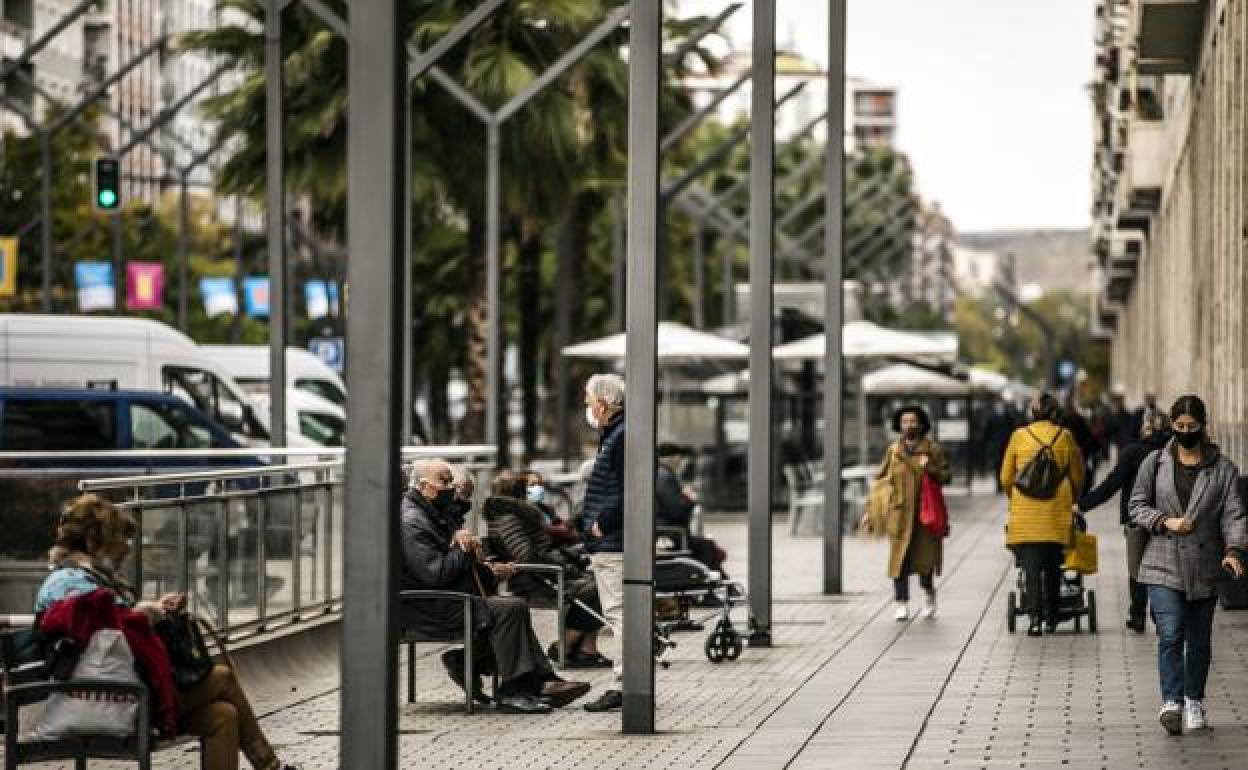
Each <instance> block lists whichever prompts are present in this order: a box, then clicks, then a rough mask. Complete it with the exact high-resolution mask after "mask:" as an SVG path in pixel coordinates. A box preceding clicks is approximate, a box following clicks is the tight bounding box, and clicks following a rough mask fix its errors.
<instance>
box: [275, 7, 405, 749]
mask: <svg viewBox="0 0 1248 770" xmlns="http://www.w3.org/2000/svg"><path fill="white" fill-rule="evenodd" d="M270 1H271V2H272V0H270ZM407 5H408V4H407V3H405V2H403V0H374V1H373V2H370V3H366V4H361V5H359V6H357V7H356V8H355V9H354V12H353V13H352V14H351V23H350V27H349V32H348V88H347V91H348V94H349V96H348V99H349V101H348V119H349V122H350V126H351V130H350V132H349V133H348V139H347V141H348V144H347V161H348V177H347V181H348V188H347V189H348V205H347V228H348V229H347V232H348V236H349V244H350V252H351V254H352V256H353V258H352V259H350V260H348V261H347V278H348V282H349V284H350V286H351V295H352V307H356V308H364V309H365V312H356V313H349V314H348V316H347V349H348V351H349V352H350V355H349V356H348V358H347V381H348V382H350V383H351V387H350V390H349V391H348V394H347V409H348V411H349V412H350V414H351V424H352V426H353V427H352V429H351V431H350V432H349V433H348V434H347V450H346V481H345V488H344V494H345V499H347V500H350V501H351V503H350V505H351V511H352V515H351V516H348V517H347V518H346V519H345V521H344V522H343V526H344V535H345V537H344V541H345V551H344V561H343V565H344V569H343V579H344V581H345V586H344V595H343V605H344V606H343V629H342V704H341V720H342V721H341V727H342V742H341V744H340V749H339V752H340V753H339V761H338V765H339V766H340V767H353V768H354V767H358V768H365V767H367V768H377V770H393V768H395V767H397V765H398V713H397V700H398V686H397V677H398V654H397V644H398V638H397V627H396V622H395V621H396V617H395V616H396V608H395V604H394V597H395V595H396V593H397V591H398V580H397V567H398V563H399V552H398V532H397V530H398V517H397V516H395V515H394V506H395V504H396V502H395V501H397V500H398V499H399V497H400V495H401V493H402V490H403V487H404V484H403V478H402V476H403V474H402V465H401V457H400V454H401V438H402V437H401V436H400V433H399V431H400V418H399V412H400V409H401V408H402V404H400V400H401V398H402V388H403V383H402V377H401V376H400V370H401V368H402V367H403V366H405V365H406V364H407V359H408V351H406V350H403V348H402V344H403V328H402V327H403V324H404V321H405V319H404V318H403V309H404V307H405V299H404V295H405V294H406V293H407V291H408V290H409V287H408V286H407V285H405V284H404V283H403V280H402V276H403V264H404V262H405V261H406V259H407V255H406V254H405V253H404V247H405V243H406V236H405V234H404V230H403V227H404V223H405V221H406V219H405V216H404V208H405V205H404V204H405V202H406V201H407V198H406V190H405V188H406V186H407V184H408V174H407V167H406V165H405V164H404V161H403V159H404V157H405V153H406V148H405V147H404V146H403V142H404V140H405V138H406V126H405V123H406V122H407V119H408V115H407V113H406V111H405V109H404V106H405V103H406V100H405V90H406V88H407V74H406V73H407V66H406V65H407V59H406V55H405V54H406V49H405V47H404V41H405V39H406V37H407V34H408V24H407V18H406V7H407Z"/></svg>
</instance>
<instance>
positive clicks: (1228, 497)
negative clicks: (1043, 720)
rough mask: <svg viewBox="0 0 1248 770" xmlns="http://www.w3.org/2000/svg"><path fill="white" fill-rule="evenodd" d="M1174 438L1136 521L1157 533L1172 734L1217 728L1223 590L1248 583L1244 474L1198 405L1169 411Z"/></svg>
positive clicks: (1137, 491)
mask: <svg viewBox="0 0 1248 770" xmlns="http://www.w3.org/2000/svg"><path fill="white" fill-rule="evenodd" d="M1170 423H1171V427H1172V429H1173V431H1174V439H1173V440H1172V441H1171V442H1170V443H1169V444H1168V445H1167V446H1166V447H1165V448H1164V449H1160V450H1157V451H1155V452H1153V453H1152V454H1150V455H1149V456H1148V459H1146V460H1145V461H1144V464H1143V465H1141V466H1140V472H1139V474H1138V475H1137V476H1136V479H1135V487H1134V491H1133V492H1132V494H1131V517H1132V519H1133V520H1134V521H1135V524H1136V526H1138V527H1141V528H1143V529H1145V530H1147V531H1148V532H1149V533H1151V534H1152V537H1151V538H1150V539H1149V541H1148V546H1147V548H1145V550H1144V557H1143V560H1142V561H1141V562H1140V572H1139V581H1140V582H1141V583H1143V584H1144V585H1146V586H1148V600H1149V602H1150V603H1151V604H1152V606H1153V622H1155V623H1156V624H1157V637H1158V639H1157V668H1158V673H1159V675H1160V679H1161V700H1162V706H1161V712H1160V714H1159V715H1158V718H1159V719H1160V721H1161V724H1162V726H1163V727H1165V728H1166V731H1167V732H1169V733H1170V734H1171V735H1179V734H1181V733H1182V732H1183V731H1184V730H1201V729H1204V728H1206V727H1207V726H1208V716H1207V714H1206V711H1205V705H1204V699H1205V681H1206V679H1207V678H1208V676H1209V664H1210V661H1211V660H1212V656H1213V611H1214V608H1215V607H1216V606H1217V591H1216V586H1215V581H1217V580H1218V579H1220V578H1224V577H1230V576H1233V577H1235V578H1240V577H1242V576H1243V574H1244V548H1245V546H1246V545H1248V526H1246V525H1245V518H1244V505H1243V501H1242V500H1240V497H1239V490H1238V488H1237V483H1238V481H1239V469H1238V468H1236V467H1235V463H1233V462H1231V460H1230V459H1229V458H1227V457H1226V456H1225V455H1223V454H1222V453H1221V452H1219V451H1218V447H1217V445H1216V444H1214V443H1212V442H1211V441H1210V440H1209V435H1208V425H1209V421H1208V414H1207V412H1206V410H1205V404H1204V402H1203V401H1201V400H1200V398H1198V397H1197V396H1190V395H1189V396H1183V397H1181V398H1179V400H1177V401H1175V402H1174V406H1172V407H1171V408H1170Z"/></svg>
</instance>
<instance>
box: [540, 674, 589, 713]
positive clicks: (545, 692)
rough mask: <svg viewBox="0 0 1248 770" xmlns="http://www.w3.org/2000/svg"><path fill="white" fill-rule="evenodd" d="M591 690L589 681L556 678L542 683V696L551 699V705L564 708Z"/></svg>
mask: <svg viewBox="0 0 1248 770" xmlns="http://www.w3.org/2000/svg"><path fill="white" fill-rule="evenodd" d="M587 692H589V683H588V682H565V681H563V680H560V679H555V680H552V681H550V682H547V683H546V684H544V685H542V697H543V698H549V699H550V705H552V706H554V707H555V708H562V707H563V706H566V705H568V704H569V703H571V702H572V701H574V700H576V699H577V698H579V697H581V696H582V695H584V694H585V693H587Z"/></svg>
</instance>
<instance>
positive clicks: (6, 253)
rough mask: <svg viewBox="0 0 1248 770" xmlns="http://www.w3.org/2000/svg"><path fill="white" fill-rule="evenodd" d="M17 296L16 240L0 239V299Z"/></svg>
mask: <svg viewBox="0 0 1248 770" xmlns="http://www.w3.org/2000/svg"><path fill="white" fill-rule="evenodd" d="M14 294H17V239H16V238H0V297H12V296H13V295H14Z"/></svg>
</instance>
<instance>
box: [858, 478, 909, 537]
mask: <svg viewBox="0 0 1248 770" xmlns="http://www.w3.org/2000/svg"><path fill="white" fill-rule="evenodd" d="M895 507H897V494H896V490H895V489H894V488H893V482H892V480H891V479H889V478H888V477H885V478H882V479H876V480H875V481H873V482H871V491H870V492H869V493H868V494H867V504H866V506H865V508H864V510H863V512H862V521H861V522H859V525H858V530H859V532H861V533H862V534H864V535H870V536H873V537H884V536H885V535H889V536H892V537H896V536H897V535H898V534H899V533H897V532H894V531H892V530H894V529H896V528H897V526H898V524H899V522H900V521H901V516H899V515H896V513H895V512H894V510H893V509H894V508H895Z"/></svg>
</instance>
